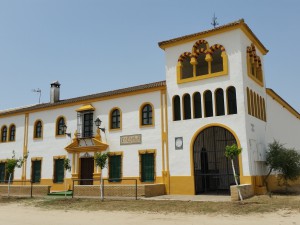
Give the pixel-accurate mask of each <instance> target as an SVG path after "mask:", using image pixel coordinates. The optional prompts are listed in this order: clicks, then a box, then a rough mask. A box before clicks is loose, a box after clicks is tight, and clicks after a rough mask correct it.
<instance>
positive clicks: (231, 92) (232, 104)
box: [227, 87, 237, 115]
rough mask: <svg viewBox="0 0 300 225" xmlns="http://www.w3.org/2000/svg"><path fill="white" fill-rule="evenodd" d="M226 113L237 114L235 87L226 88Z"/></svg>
mask: <svg viewBox="0 0 300 225" xmlns="http://www.w3.org/2000/svg"><path fill="white" fill-rule="evenodd" d="M227 105H228V114H229V115H230V114H237V105H236V92H235V87H229V88H227Z"/></svg>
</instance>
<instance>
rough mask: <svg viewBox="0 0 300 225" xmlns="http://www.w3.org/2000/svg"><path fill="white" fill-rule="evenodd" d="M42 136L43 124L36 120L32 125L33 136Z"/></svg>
mask: <svg viewBox="0 0 300 225" xmlns="http://www.w3.org/2000/svg"><path fill="white" fill-rule="evenodd" d="M42 137H43V124H42V121H40V120H38V121H36V122H35V125H34V138H42Z"/></svg>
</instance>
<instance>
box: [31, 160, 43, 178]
mask: <svg viewBox="0 0 300 225" xmlns="http://www.w3.org/2000/svg"><path fill="white" fill-rule="evenodd" d="M40 180H41V161H40V160H38V161H33V162H32V182H33V183H38V182H40Z"/></svg>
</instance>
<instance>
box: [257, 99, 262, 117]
mask: <svg viewBox="0 0 300 225" xmlns="http://www.w3.org/2000/svg"><path fill="white" fill-rule="evenodd" d="M256 98H257V100H256V101H257V109H258V110H257V113H258V115H257V118H258V119H262V118H261V113H262V108H261V104H260V97H259V95H256Z"/></svg>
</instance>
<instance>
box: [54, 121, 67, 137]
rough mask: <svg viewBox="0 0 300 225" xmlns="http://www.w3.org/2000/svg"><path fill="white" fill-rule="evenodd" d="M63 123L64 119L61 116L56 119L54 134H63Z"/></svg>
mask: <svg viewBox="0 0 300 225" xmlns="http://www.w3.org/2000/svg"><path fill="white" fill-rule="evenodd" d="M64 125H65V119H64V118H63V117H59V118H58V119H57V121H56V135H64V134H65V132H64Z"/></svg>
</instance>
